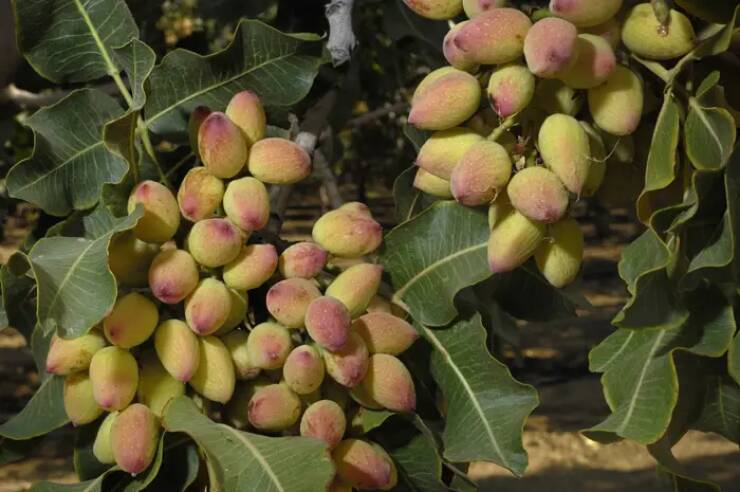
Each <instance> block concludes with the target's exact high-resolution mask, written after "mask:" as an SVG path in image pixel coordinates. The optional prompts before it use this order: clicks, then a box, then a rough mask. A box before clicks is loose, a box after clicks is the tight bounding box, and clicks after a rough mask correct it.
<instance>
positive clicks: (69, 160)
mask: <svg viewBox="0 0 740 492" xmlns="http://www.w3.org/2000/svg"><path fill="white" fill-rule="evenodd" d="M101 145H103V141H102V140H101V141H99V142H95V143H94V144H92V145H88V146H87V147H84V148H83V149H80V150H78V151H77V152H75V153H74V154H73V155H71V156H70V157H69V158H67V159H66V160H64V162H62V163H61V164H59V165H58V166H56V167H54V168H52V169H50V170H49V171H48V172H46V173H44V174H42V175H41V176H39V177H38V178H36V179H34V180H33V181H31V182H30V183H26V184H25V185H23V186H22V187H20V188H17V189H15V190H14V191H13V193H14V194H17V193H21V192H23V191H25V190H26V189H28V188H30V187H31V186H33V185H35V184H36V183H38V182H39V181H41V180H44V179H47V178H48V177H49V176H51V175H52V174H56V173H57V172H59V171H60V170H62V169H63V168H64V167H66V166H67V165H69V164H70V163H72V162H74V161H76V160H77V159H79V158H80V157H82V156H83V155H85V154H87V153H88V152H90V151H92V150H93V149H95V148H96V147H99V146H101ZM33 157H35V155H34V156H31V157H30V158H28V159H26V160H25V161H24V162H27V161H29V160H30V159H33Z"/></svg>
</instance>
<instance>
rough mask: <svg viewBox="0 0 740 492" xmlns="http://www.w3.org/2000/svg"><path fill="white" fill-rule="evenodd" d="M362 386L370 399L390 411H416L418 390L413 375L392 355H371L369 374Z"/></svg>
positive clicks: (366, 375)
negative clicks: (415, 387)
mask: <svg viewBox="0 0 740 492" xmlns="http://www.w3.org/2000/svg"><path fill="white" fill-rule="evenodd" d="M360 386H362V389H363V390H364V391H365V392H366V393H367V395H368V396H369V397H370V398H372V399H373V400H374V401H376V402H378V403H379V404H381V405H383V407H385V408H387V409H388V410H392V411H394V412H412V411H414V409H416V390H415V389H414V381H413V379H412V378H411V373H409V370H408V369H407V368H406V366H405V365H404V364H403V362H401V361H400V360H399V359H398V358H396V357H394V356H392V355H388V354H373V355H371V356H370V360H369V363H368V368H367V374H365V378H364V379H363V380H362V382H361V383H360Z"/></svg>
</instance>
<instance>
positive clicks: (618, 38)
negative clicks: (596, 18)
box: [581, 18, 622, 51]
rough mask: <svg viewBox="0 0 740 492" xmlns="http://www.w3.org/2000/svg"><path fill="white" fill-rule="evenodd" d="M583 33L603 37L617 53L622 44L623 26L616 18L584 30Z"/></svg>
mask: <svg viewBox="0 0 740 492" xmlns="http://www.w3.org/2000/svg"><path fill="white" fill-rule="evenodd" d="M581 32H582V33H586V34H593V35H595V36H601V37H602V38H604V39H605V40H606V42H607V43H609V46H611V47H612V49H613V50H615V51H616V50H617V48H619V46H620V45H621V44H622V24H620V23H619V20H617V19H616V18H612V19H609V20H608V21H606V22H604V23H602V24H597V25H595V26H592V27H585V28H582V29H581Z"/></svg>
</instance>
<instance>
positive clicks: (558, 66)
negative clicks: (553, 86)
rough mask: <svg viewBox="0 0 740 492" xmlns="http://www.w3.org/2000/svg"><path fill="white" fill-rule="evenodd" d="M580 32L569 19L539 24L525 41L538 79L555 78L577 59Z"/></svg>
mask: <svg viewBox="0 0 740 492" xmlns="http://www.w3.org/2000/svg"><path fill="white" fill-rule="evenodd" d="M577 38H578V29H576V26H574V25H573V24H571V23H570V22H568V21H567V20H563V19H559V18H557V17H546V18H544V19H542V20H540V21H537V22H536V23H535V24H534V25H533V26H532V29H530V30H529V32H527V37H526V38H525V39H524V58H525V59H526V60H527V67H529V70H530V71H531V72H532V73H533V74H534V75H536V76H538V77H541V78H547V79H550V78H553V77H556V76H557V75H558V73H560V72H563V71H565V70H567V69H568V68H569V67H570V66H571V64H572V63H573V62H575V59H576V56H577V55H576V40H577Z"/></svg>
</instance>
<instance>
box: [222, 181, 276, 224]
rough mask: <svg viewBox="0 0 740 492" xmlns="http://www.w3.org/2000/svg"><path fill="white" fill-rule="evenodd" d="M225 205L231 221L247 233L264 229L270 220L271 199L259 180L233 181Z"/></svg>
mask: <svg viewBox="0 0 740 492" xmlns="http://www.w3.org/2000/svg"><path fill="white" fill-rule="evenodd" d="M223 203H224V211H225V212H226V216H227V217H228V218H229V220H230V221H231V222H233V223H234V224H236V226H237V227H239V228H240V229H241V230H243V231H245V232H247V233H249V232H253V231H258V230H260V229H262V228H263V227H265V226H266V225H267V222H268V221H269V220H270V197H269V195H268V194H267V188H265V185H264V184H262V181H260V180H258V179H255V178H252V177H246V178H240V179H235V180H234V181H231V182H230V183H229V184H228V186H227V187H226V193H224V202H223Z"/></svg>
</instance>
